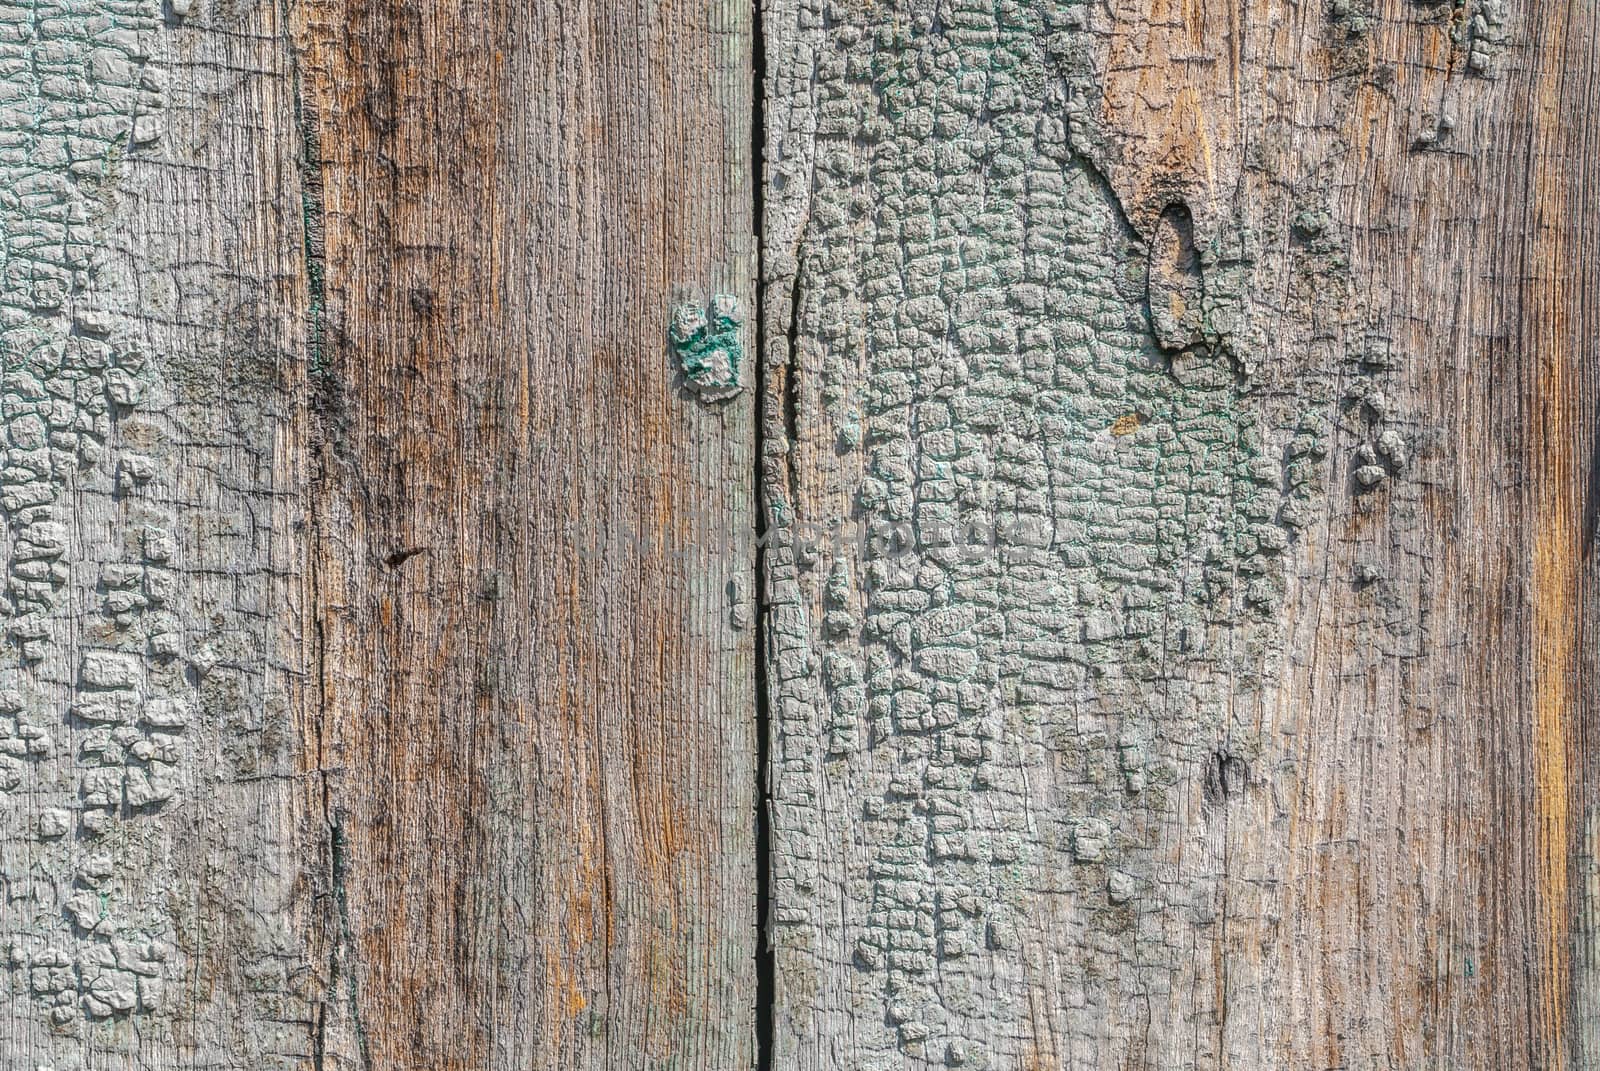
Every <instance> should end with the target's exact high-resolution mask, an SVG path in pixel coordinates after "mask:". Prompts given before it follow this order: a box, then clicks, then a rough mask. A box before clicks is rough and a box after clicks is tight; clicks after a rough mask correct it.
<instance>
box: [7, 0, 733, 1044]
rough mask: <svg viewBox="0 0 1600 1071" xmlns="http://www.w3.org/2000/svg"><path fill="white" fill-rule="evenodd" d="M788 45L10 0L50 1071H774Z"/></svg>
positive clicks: (23, 740) (98, 0)
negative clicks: (770, 389) (769, 165)
mask: <svg viewBox="0 0 1600 1071" xmlns="http://www.w3.org/2000/svg"><path fill="white" fill-rule="evenodd" d="M750 49H751V34H750V18H749V14H748V13H747V12H746V11H745V10H744V9H743V8H742V7H737V6H716V5H708V6H707V7H705V8H704V9H699V10H696V11H694V12H677V11H672V12H669V11H663V10H659V9H656V8H654V7H651V6H648V5H636V6H626V5H607V6H605V7H604V9H595V10H589V9H583V10H577V9H569V10H565V11H563V12H556V11H554V10H548V11H541V10H527V11H523V10H515V9H513V8H511V7H495V6H493V5H487V4H471V3H460V4H455V3H450V4H444V5H431V6H427V7H425V8H424V7H419V6H418V5H411V4H406V3H398V2H397V3H393V4H382V3H349V4H343V3H331V2H330V3H321V2H319V3H294V4H288V5H281V4H277V3H267V2H260V3H255V2H248V0H246V2H242V3H222V2H214V3H213V2H207V0H166V2H165V3H160V2H151V0H41V2H39V3H34V4H29V5H26V6H22V5H12V6H5V7H0V109H3V111H0V186H3V192H0V233H3V244H4V248H3V261H0V273H3V274H0V319H3V322H0V332H3V336H0V345H3V359H4V370H5V374H6V382H5V396H4V410H3V421H4V425H5V431H6V449H7V453H6V461H5V469H4V472H3V474H0V484H3V489H0V506H3V508H4V514H5V518H6V522H7V524H6V528H5V531H6V533H7V534H6V537H5V540H4V543H5V547H6V553H7V555H8V569H9V586H8V590H7V594H6V598H5V600H4V602H3V604H0V613H3V615H4V618H5V629H6V640H7V646H6V652H8V653H7V654H6V661H5V663H4V665H3V666H0V790H3V792H4V798H5V800H6V801H7V805H6V806H5V807H3V808H0V892H3V894H4V895H3V898H0V930H3V933H4V938H5V945H6V950H7V953H8V957H9V958H8V960H7V965H6V968H5V971H4V975H3V977H4V983H5V988H4V994H5V997H6V999H5V1002H4V1003H5V1006H6V1010H5V1012H4V1013H3V1014H0V1066H4V1067H6V1068H11V1067H18V1068H22V1067H26V1068H35V1067H48V1068H51V1069H53V1071H65V1069H86V1068H93V1069H96V1071H99V1069H102V1068H124V1067H126V1068H147V1069H162V1071H165V1069H171V1068H179V1067H184V1068H218V1069H221V1068H227V1069H234V1068H240V1069H242V1068H250V1069H264V1068H315V1069H318V1071H323V1069H330V1071H331V1069H333V1068H338V1067H349V1068H363V1069H366V1068H373V1069H377V1068H422V1067H426V1068H430V1069H436V1068H437V1069H443V1068H474V1069H480V1068H513V1067H515V1068H527V1067H563V1068H564V1067H647V1066H668V1065H670V1066H674V1067H703V1068H725V1067H738V1066H749V1065H750V1063H751V1061H752V1058H753V1057H752V1049H753V1046H754V1032H753V1022H752V1000H753V992H754V960H753V943H754V937H755V933H754V904H755V892H754V884H753V883H754V855H755V851H754V843H753V838H754V829H753V805H754V800H753V797H754V792H755V784H756V779H755V771H754V768H753V762H754V755H755V747H754V737H753V728H754V721H753V709H754V699H753V694H752V692H753V681H754V665H753V643H754V639H753V637H754V629H753V616H754V614H753V608H752V607H751V606H749V605H748V603H749V601H750V600H751V599H752V597H753V589H752V585H751V584H750V583H749V578H750V575H751V572H750V571H751V564H750V563H751V560H752V550H751V548H750V546H748V537H749V535H750V533H751V529H752V518H753V510H752V498H751V495H752V486H753V469H754V461H753V457H752V454H751V444H752V412H753V404H752V395H751V393H750V392H749V391H748V390H744V391H741V392H738V393H736V394H734V396H733V397H731V398H725V399H721V400H717V399H713V398H711V397H709V395H715V394H725V393H727V392H726V391H722V392H718V391H715V390H711V391H709V392H707V391H700V390H692V389H689V388H688V387H686V386H685V385H684V384H683V383H682V382H680V380H681V378H682V377H681V376H680V375H679V373H678V370H677V367H676V358H675V355H674V353H673V352H672V350H671V349H670V347H669V340H668V330H669V326H670V324H671V322H672V317H673V312H674V308H675V306H676V305H677V303H679V302H682V301H698V302H699V303H700V305H701V306H702V307H703V306H705V304H706V303H707V301H708V300H709V299H711V298H712V297H713V295H716V294H731V295H735V296H737V297H738V298H739V299H741V300H742V301H743V302H745V303H746V305H748V304H749V303H750V302H751V300H752V298H753V296H754V294H753V282H754V251H753V238H752V231H753V220H752V212H751V191H750V187H749V182H750V175H749V166H748V162H749V156H750V144H751V139H750V116H751V104H750V101H751V89H750V87H751V84H752V74H751V71H750V54H751V53H750ZM716 309H717V311H721V312H724V313H726V312H729V311H730V310H729V308H728V305H727V303H726V302H722V303H720V304H718V305H717V306H716ZM691 326H692V325H691ZM713 326H715V325H713ZM713 335H715V333H714V332H713ZM707 338H708V340H709V341H708V342H707V346H706V347H702V348H701V350H697V351H696V355H697V357H698V358H699V359H701V360H702V361H704V360H706V359H707V357H708V354H709V356H710V357H711V358H715V357H717V356H719V355H722V356H725V355H726V353H727V352H728V346H729V340H730V339H733V340H750V339H752V338H753V335H752V331H751V329H750V328H749V327H748V326H743V325H739V326H737V329H734V328H729V329H727V330H724V331H723V332H722V334H721V335H715V337H713V336H710V335H708V336H707ZM712 363H713V364H714V363H715V361H713V362H712ZM713 371H714V370H713ZM705 375H706V373H703V374H702V378H705ZM712 378H715V377H714V376H713V377H712ZM741 540H742V541H741Z"/></svg>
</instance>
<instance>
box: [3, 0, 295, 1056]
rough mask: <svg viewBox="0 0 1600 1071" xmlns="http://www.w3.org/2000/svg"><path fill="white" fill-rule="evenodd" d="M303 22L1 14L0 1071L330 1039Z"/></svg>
mask: <svg viewBox="0 0 1600 1071" xmlns="http://www.w3.org/2000/svg"><path fill="white" fill-rule="evenodd" d="M286 34H287V26H286V25H285V24H284V22H283V19H282V15H281V12H280V10H279V9H278V7H277V6H276V5H274V4H272V3H235V4H231V5H227V6H226V7H218V8H216V9H206V10H191V5H190V4H189V3H183V2H169V3H168V4H165V5H163V4H161V3H158V2H152V0H40V2H38V3H29V4H25V5H23V4H8V5H4V6H3V7H0V190H3V191H4V192H3V193H0V243H3V252H0V359H3V362H4V370H5V376H6V379H5V389H4V401H3V413H0V417H3V424H4V428H5V467H4V469H3V472H0V485H3V487H0V511H3V513H4V518H5V524H4V526H3V529H4V533H5V535H4V537H3V544H4V547H5V555H6V568H7V589H6V594H5V597H4V599H3V600H0V616H3V618H4V629H5V638H6V643H5V646H4V649H3V652H0V653H3V657H0V755H3V757H0V789H3V790H4V794H3V803H0V887H3V892H4V897H3V906H0V931H3V937H4V942H5V945H6V948H7V952H8V955H9V960H8V967H7V969H6V971H5V974H4V989H3V993H4V1000H3V1001H0V1003H3V1004H4V1007H5V1011H4V1013H3V1014H0V1066H4V1067H7V1068H12V1067H16V1068H23V1067H26V1068H30V1069H31V1068H36V1067H38V1068H52V1069H55V1071H68V1069H80V1068H94V1069H100V1068H107V1069H113V1068H152V1069H154V1068H161V1069H166V1068H177V1067H184V1068H237V1067H256V1068H288V1067H298V1066H303V1063H304V1059H305V1058H306V1057H307V1055H308V1054H309V1053H310V1051H311V1037H310V1029H309V1026H310V1020H311V1018H312V1015H313V1012H312V1007H313V1004H312V1000H310V999H308V997H310V996H311V988H312V987H308V986H307V984H306V983H307V976H306V974H305V960H304V958H303V956H302V954H301V951H300V948H299V943H298V937H297V934H296V932H295V930H296V925H295V920H296V916H297V913H298V911H299V905H301V904H302V903H303V900H302V897H301V894H302V891H303V890H302V889H301V887H299V886H297V884H296V858H297V856H298V854H299V848H300V846H301V845H300V843H299V841H298V839H297V830H296V829H295V828H294V826H293V825H292V823H291V820H290V799H291V788H292V784H293V778H292V775H293V773H294V769H295V762H294V756H293V750H294V740H293V733H292V730H291V706H292V703H293V696H294V694H295V692H296V683H295V682H296V679H297V676H298V675H299V674H300V672H301V671H302V666H301V660H300V654H301V652H300V648H299V642H300V620H301V619H300V615H299V609H298V603H297V601H296V595H297V586H298V574H299V570H300V569H301V564H302V561H303V558H304V551H303V547H304V540H303V538H302V537H301V536H299V535H298V534H297V532H296V529H295V522H296V519H297V517H298V516H299V511H298V509H297V507H296V505H295V501H294V498H293V496H294V495H296V493H297V492H298V491H299V490H300V488H301V485H302V476H301V465H300V457H301V449H300V447H299V443H298V439H297V435H298V434H299V429H300V428H302V427H303V425H304V421H303V419H302V418H301V417H300V415H299V414H300V406H301V404H302V403H301V399H302V397H303V394H304V392H303V390H302V389H301V385H300V384H301V378H302V375H301V373H302V366H303V359H304V342H305V340H304V330H303V325H304V323H305V285H304V279H305V275H304V267H303V254H302V250H303V244H304V243H303V241H302V236H301V228H300V213H299V202H298V197H297V194H296V190H297V186H298V183H297V179H296V174H295V159H296V152H297V140H298V139H297V138H296V136H295V132H294V99H293V79H292V77H291V71H292V66H291V53H290V50H289V48H288V46H287V39H286Z"/></svg>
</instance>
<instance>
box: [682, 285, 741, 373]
mask: <svg viewBox="0 0 1600 1071" xmlns="http://www.w3.org/2000/svg"><path fill="white" fill-rule="evenodd" d="M743 322H744V317H743V316H742V315H741V313H740V311H739V300H738V299H737V298H735V297H733V296H732V295H731V294H718V295H716V296H715V297H713V298H712V299H711V303H710V304H709V305H707V306H706V308H705V309H703V310H702V309H701V308H700V307H699V306H698V305H696V304H694V303H692V302H689V303H685V304H683V305H679V306H678V307H677V309H675V310H674V311H673V314H672V326H671V328H670V329H669V330H668V332H667V336H668V338H669V339H670V340H671V342H672V352H673V353H674V354H675V355H676V356H677V358H678V367H679V368H681V369H683V375H684V378H685V379H687V380H688V381H689V385H690V386H692V387H693V388H694V389H695V390H696V391H697V392H699V394H700V396H701V397H703V398H707V399H718V398H731V397H733V396H734V395H735V394H738V393H739V391H740V389H741V388H742V386H743V382H742V379H741V370H742V368H743V366H744V343H743V341H742V340H741V338H740V328H741V325H742V324H743Z"/></svg>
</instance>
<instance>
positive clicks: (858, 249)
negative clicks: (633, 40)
mask: <svg viewBox="0 0 1600 1071" xmlns="http://www.w3.org/2000/svg"><path fill="white" fill-rule="evenodd" d="M764 26H765V49H766V55H767V68H768V74H769V80H768V83H767V86H766V89H767V98H766V99H767V105H766V108H767V115H768V117H769V130H768V139H767V145H766V154H767V160H766V171H765V181H764V183H763V191H764V195H765V197H766V204H767V208H768V211H767V218H766V220H765V232H764V241H765V258H764V270H763V286H764V291H765V294H766V298H767V301H766V309H765V317H766V319H765V321H764V327H765V338H766V339H767V340H768V343H769V344H768V348H767V351H766V353H765V354H764V361H765V369H766V376H765V380H766V386H767V390H766V394H765V397H764V399H763V403H764V406H765V412H764V417H763V427H764V432H765V439H764V451H763V466H764V481H765V488H764V490H765V493H766V496H767V514H768V521H769V523H771V524H772V525H773V526H774V529H775V533H776V534H775V536H774V538H773V540H772V543H771V545H770V548H769V550H768V551H767V554H766V566H767V577H768V579H767V583H768V588H767V598H768V599H769V600H770V608H769V610H768V616H767V624H768V633H767V635H768V639H769V644H768V652H769V658H770V661H769V664H768V665H767V667H766V668H767V673H768V689H769V694H770V697H771V705H770V709H771V712H772V719H773V733H772V752H773V768H772V779H773V782H772V792H773V797H774V813H775V827H774V845H773V847H774V851H773V878H774V881H773V899H774V912H773V918H774V939H775V942H776V998H777V1000H776V1033H775V1056H774V1066H775V1067H783V1068H849V1069H851V1071H864V1069H873V1068H890V1067H904V1066H926V1065H932V1066H964V1067H984V1066H987V1067H995V1068H1014V1067H1023V1068H1035V1067H1037V1068H1058V1067H1070V1068H1091V1067H1093V1068H1108V1067H1119V1068H1121V1067H1159V1068H1164V1069H1168V1068H1188V1067H1223V1066H1226V1067H1250V1068H1258V1067H1308V1068H1309V1067H1315V1068H1327V1067H1348V1068H1377V1067H1417V1066H1438V1067H1495V1068H1519V1067H1540V1068H1558V1067H1585V1066H1592V1064H1593V1062H1594V1056H1595V1053H1594V1042H1593V1041H1592V1038H1593V1037H1594V1036H1596V1033H1595V1028H1594V1015H1595V1012H1594V1009H1593V1002H1592V996H1591V993H1592V991H1593V982H1592V981H1591V980H1590V979H1592V977H1593V975H1594V971H1595V967H1594V966H1593V964H1594V962H1595V954H1594V952H1593V951H1592V948H1590V947H1589V944H1588V943H1587V941H1589V940H1592V939H1590V938H1586V939H1585V942H1581V943H1579V944H1578V945H1576V946H1575V943H1574V936H1573V935H1574V933H1576V932H1581V933H1584V934H1588V933H1590V932H1591V927H1590V926H1589V924H1588V922H1587V920H1588V919H1589V917H1590V915H1591V913H1592V910H1593V908H1592V901H1591V899H1590V897H1591V895H1592V894H1591V893H1590V891H1589V890H1590V888H1591V887H1592V886H1593V884H1594V878H1593V877H1592V863H1591V862H1590V859H1591V858H1592V853H1593V848H1592V845H1590V844H1589V841H1590V840H1592V834H1590V833H1589V832H1587V831H1588V830H1590V829H1592V828H1593V827H1594V825H1595V823H1594V818H1593V812H1594V808H1593V801H1594V794H1593V791H1592V789H1591V788H1590V787H1589V778H1590V777H1591V776H1592V774H1591V772H1590V770H1591V760H1588V759H1587V758H1586V757H1585V753H1584V749H1583V747H1582V742H1583V741H1584V740H1585V739H1586V738H1587V735H1588V732H1589V729H1588V723H1587V721H1586V718H1587V717H1588V715H1586V714H1585V710H1586V708H1592V704H1593V689H1592V687H1591V686H1590V685H1589V683H1588V681H1589V679H1590V678H1589V676H1588V671H1587V670H1586V668H1585V662H1584V657H1583V650H1584V648H1583V638H1582V636H1583V632H1582V624H1583V622H1584V621H1586V620H1588V619H1590V618H1592V616H1593V613H1592V605H1593V600H1592V598H1590V597H1589V596H1587V595H1586V594H1585V589H1584V585H1583V568H1584V567H1583V565H1582V563H1581V555H1580V549H1581V538H1582V536H1581V531H1582V514H1583V509H1584V502H1583V498H1584V485H1585V482H1586V476H1585V472H1586V466H1587V465H1588V463H1589V450H1590V446H1591V443H1592V442H1593V435H1594V432H1593V429H1594V425H1595V420H1594V406H1593V401H1592V399H1593V397H1594V391H1595V387H1596V384H1595V377H1594V374H1593V373H1594V368H1595V360H1594V356H1593V348H1592V340H1593V338H1594V325H1593V316H1592V313H1591V312H1590V311H1589V308H1590V303H1589V300H1588V299H1589V296H1590V295H1592V293H1593V292H1594V290H1593V288H1594V285H1595V279H1594V268H1593V265H1594V263H1595V257H1594V254H1595V252H1596V246H1595V238H1596V235H1595V233H1594V229H1595V215H1594V212H1593V210H1592V206H1591V204H1590V203H1589V198H1590V197H1591V196H1592V185H1591V183H1590V181H1589V176H1590V174H1591V171H1592V166H1593V165H1592V162H1591V159H1592V142H1593V135H1594V133H1595V126H1596V122H1597V120H1596V118H1595V114H1594V112H1593V111H1592V100H1591V86H1592V84H1593V78H1594V74H1595V67H1596V42H1595V39H1594V26H1593V14H1592V12H1591V11H1590V10H1589V9H1588V8H1586V7H1584V6H1583V5H1571V6H1565V5H1556V4H1546V3H1528V4H1522V5H1510V4H1503V3H1498V2H1496V0H1465V2H1462V3H1456V4H1449V3H1445V4H1426V3H1412V2H1407V0H1378V2H1377V3H1376V4H1374V5H1371V6H1366V5H1363V3H1361V0H1336V2H1335V3H1334V4H1333V5H1331V6H1329V5H1326V4H1322V3H1315V4H1299V5H1296V4H1283V3H1279V2H1277V0H1252V2H1250V3H1248V4H1245V5H1243V6H1239V7H1228V6H1216V5H1211V6H1207V5H1166V4H1160V3H1156V4H1145V3H1120V2H1119V3H1114V4H1110V5H1079V4H1065V3H1063V4H1056V3H1047V2H1043V0H1040V2H1032V0H1000V2H995V0H941V2H938V3H933V2H926V3H922V2H898V3H895V2H891V3H874V4H870V5H869V4H855V3H844V2H838V3H828V2H823V0H772V2H770V3H768V4H766V5H765V14H764ZM836 532H837V533H839V534H840V535H842V538H837V537H836V535H835V533H836ZM949 543H954V544H955V545H954V546H949V545H945V544H949ZM1580 849H1581V854H1580ZM1580 879H1581V881H1580ZM1575 954H1576V955H1577V957H1578V958H1576V959H1575V958H1574V955H1575ZM1580 1038H1584V1039H1591V1040H1582V1041H1580ZM1580 1050H1582V1051H1581V1052H1580Z"/></svg>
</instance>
